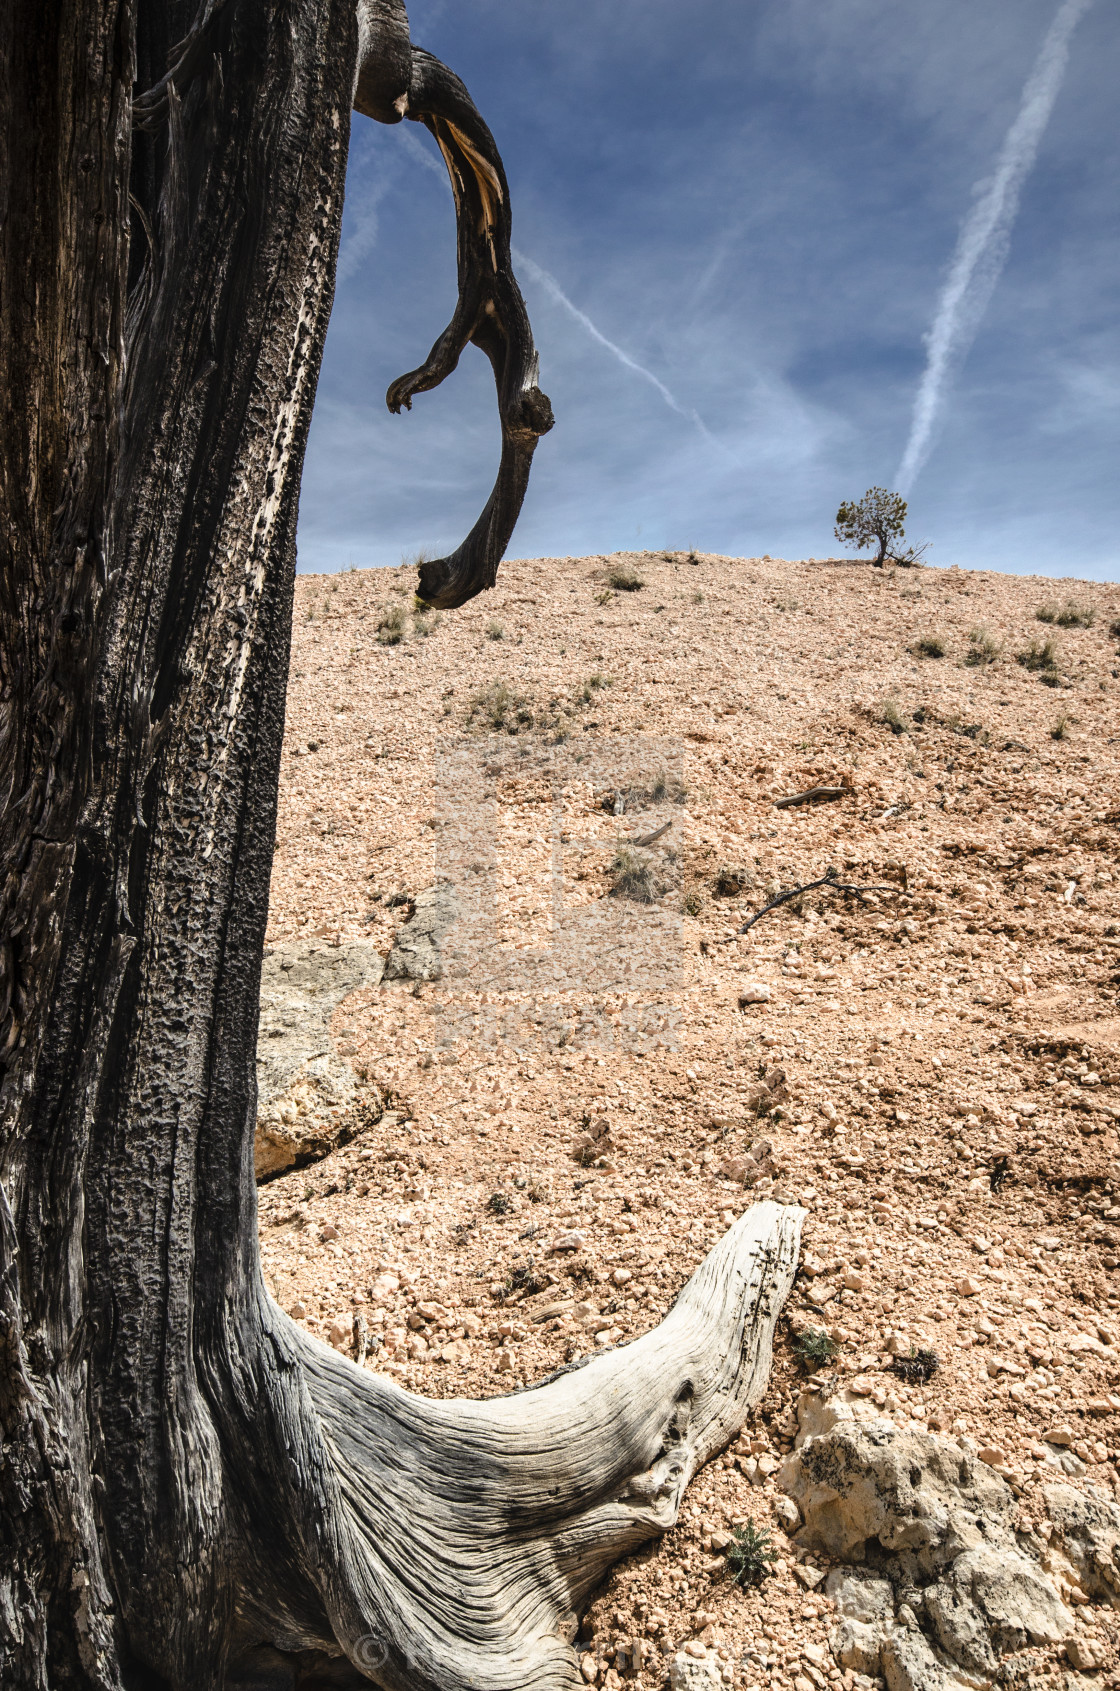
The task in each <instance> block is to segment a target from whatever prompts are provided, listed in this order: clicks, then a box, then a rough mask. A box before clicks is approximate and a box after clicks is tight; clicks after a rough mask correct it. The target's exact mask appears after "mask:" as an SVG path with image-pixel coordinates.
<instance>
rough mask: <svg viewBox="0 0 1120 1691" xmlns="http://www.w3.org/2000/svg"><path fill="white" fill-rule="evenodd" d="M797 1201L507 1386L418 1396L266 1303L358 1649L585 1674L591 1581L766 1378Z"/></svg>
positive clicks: (342, 1630)
mask: <svg viewBox="0 0 1120 1691" xmlns="http://www.w3.org/2000/svg"><path fill="white" fill-rule="evenodd" d="M803 1214H804V1212H803V1211H802V1210H800V1209H796V1208H791V1207H783V1206H780V1205H778V1204H774V1203H760V1204H756V1205H754V1206H753V1207H752V1208H751V1209H750V1210H749V1211H748V1212H747V1213H746V1214H745V1215H744V1216H742V1217H741V1218H740V1220H739V1221H737V1222H736V1223H735V1225H734V1226H733V1227H732V1228H730V1229H729V1231H728V1232H727V1233H726V1234H725V1235H724V1237H723V1238H722V1239H721V1240H720V1242H719V1244H717V1245H716V1246H715V1248H714V1249H713V1250H712V1251H711V1252H710V1253H709V1254H708V1256H707V1257H706V1258H705V1260H704V1261H703V1263H701V1265H700V1267H699V1268H698V1270H697V1271H696V1273H695V1274H694V1275H693V1277H692V1279H691V1280H690V1281H689V1282H688V1284H687V1286H686V1287H685V1288H684V1290H683V1291H682V1293H681V1295H680V1297H679V1298H678V1299H677V1302H676V1304H675V1305H674V1307H673V1309H672V1310H671V1311H670V1313H669V1314H668V1316H667V1317H666V1318H665V1320H664V1321H663V1322H662V1323H661V1325H660V1326H659V1327H657V1328H655V1329H654V1330H653V1331H652V1332H650V1333H647V1334H646V1335H645V1336H644V1337H642V1338H640V1339H637V1340H635V1341H634V1342H633V1343H632V1344H629V1345H626V1346H623V1347H622V1348H620V1349H617V1350H614V1351H611V1352H608V1353H606V1354H603V1355H599V1356H595V1357H593V1358H592V1359H590V1360H589V1361H588V1362H587V1363H585V1364H580V1365H577V1366H576V1367H574V1368H572V1369H569V1370H566V1371H564V1372H562V1373H561V1374H560V1375H559V1376H553V1378H552V1379H550V1380H548V1381H545V1382H544V1383H542V1384H541V1385H539V1386H535V1387H533V1388H531V1389H529V1390H526V1391H523V1392H518V1393H515V1394H514V1395H513V1396H510V1397H504V1398H496V1399H490V1400H485V1401H462V1400H461V1401H443V1402H440V1401H431V1400H428V1399H423V1398H418V1397H414V1396H413V1395H411V1394H410V1393H408V1392H406V1391H404V1390H402V1389H401V1388H400V1387H399V1386H397V1385H396V1384H395V1383H394V1382H392V1381H390V1380H388V1379H386V1378H384V1377H383V1376H379V1375H376V1374H371V1373H370V1372H368V1371H366V1370H364V1369H361V1368H358V1367H356V1366H355V1365H354V1364H352V1363H350V1362H348V1361H346V1360H345V1359H344V1358H342V1357H340V1356H339V1355H338V1354H337V1352H335V1351H333V1350H331V1349H329V1348H328V1347H327V1346H325V1345H322V1344H320V1343H319V1342H318V1341H316V1340H314V1339H311V1338H309V1337H308V1336H307V1335H306V1334H305V1333H303V1332H302V1331H301V1330H300V1329H298V1328H296V1327H295V1326H294V1325H293V1324H292V1323H290V1322H289V1321H288V1320H287V1319H286V1317H284V1316H283V1315H281V1313H280V1311H279V1310H277V1309H276V1308H275V1306H271V1310H270V1313H271V1320H272V1324H273V1331H272V1335H271V1337H272V1341H273V1344H275V1345H276V1346H277V1348H278V1349H281V1350H285V1351H287V1352H288V1354H289V1359H290V1361H291V1362H292V1363H294V1364H297V1365H298V1367H299V1368H300V1371H301V1372H302V1375H303V1379H304V1383H305V1386H306V1390H307V1392H308V1394H309V1396H310V1399H311V1403H312V1405H313V1407H314V1411H315V1414H316V1415H317V1417H318V1421H319V1424H320V1426H321V1429H322V1446H323V1458H324V1464H325V1466H324V1470H323V1472H322V1473H321V1475H320V1476H319V1478H321V1479H325V1480H326V1481H327V1493H329V1497H330V1501H329V1503H328V1502H327V1495H326V1494H324V1504H325V1505H326V1507H325V1509H324V1528H325V1530H324V1543H323V1549H324V1551H325V1550H326V1540H327V1539H328V1538H329V1541H330V1553H331V1556H332V1558H333V1565H330V1566H329V1567H328V1566H327V1565H326V1563H325V1562H324V1565H323V1566H322V1568H321V1576H322V1577H321V1580H320V1590H321V1594H322V1597H323V1601H324V1606H325V1608H326V1611H327V1614H328V1616H329V1620H330V1626H331V1630H332V1632H333V1634H334V1637H335V1638H336V1639H337V1640H338V1641H339V1642H340V1643H341V1644H342V1645H343V1647H344V1649H345V1651H346V1653H347V1655H348V1656H349V1657H350V1660H351V1661H352V1662H354V1663H355V1664H356V1665H357V1666H359V1667H360V1668H361V1669H362V1670H363V1671H364V1672H365V1673H366V1674H367V1675H369V1677H371V1678H372V1679H374V1680H375V1681H376V1682H377V1683H379V1684H381V1685H384V1686H386V1687H390V1688H394V1691H395V1688H397V1687H402V1688H403V1687H404V1686H409V1687H411V1688H413V1691H419V1688H421V1687H439V1688H440V1691H452V1688H455V1691H459V1688H466V1687H468V1686H469V1687H471V1688H472V1691H546V1688H548V1691H551V1688H554V1687H555V1688H560V1687H566V1688H568V1691H571V1688H573V1687H575V1686H576V1685H577V1684H579V1683H580V1681H579V1675H578V1669H577V1664H576V1660H575V1655H574V1653H573V1651H572V1649H571V1640H572V1639H573V1638H574V1636H575V1630H576V1625H577V1617H578V1613H579V1611H580V1609H581V1608H582V1606H583V1604H584V1603H585V1601H586V1599H587V1597H588V1595H589V1593H590V1592H591V1591H592V1590H593V1589H594V1587H595V1586H596V1585H597V1584H598V1583H599V1581H600V1580H601V1579H602V1577H603V1575H604V1574H605V1572H606V1571H607V1569H608V1568H609V1567H610V1566H611V1565H612V1563H614V1562H616V1561H617V1560H618V1559H619V1558H620V1557H622V1556H625V1555H626V1554H628V1553H629V1552H631V1551H632V1550H633V1549H634V1548H635V1547H636V1546H637V1545H639V1544H641V1543H642V1542H643V1541H644V1540H646V1539H649V1538H651V1537H654V1536H655V1535H657V1534H660V1533H663V1532H665V1531H666V1530H667V1529H668V1528H669V1527H671V1526H672V1525H673V1524H674V1522H675V1521H676V1518H677V1511H678V1508H679V1506H680V1502H681V1498H682V1496H683V1494H684V1491H685V1488H686V1486H687V1485H688V1482H689V1480H690V1479H691V1478H692V1476H693V1474H694V1473H695V1472H696V1470H697V1469H698V1468H699V1467H701V1466H702V1464H703V1463H704V1462H706V1461H707V1460H708V1459H709V1458H710V1457H711V1456H712V1455H713V1454H715V1453H716V1452H717V1451H718V1450H720V1449H721V1448H722V1447H723V1446H724V1445H725V1444H726V1443H727V1442H728V1440H729V1439H730V1438H732V1437H733V1436H734V1434H735V1433H736V1432H737V1431H738V1429H739V1428H740V1427H741V1426H742V1424H743V1422H744V1419H745V1418H746V1416H747V1414H748V1412H749V1411H750V1409H751V1407H752V1405H754V1404H755V1403H757V1402H758V1400H759V1398H760V1397H761V1396H762V1394H763V1392H764V1391H765V1389H766V1385H767V1381H768V1379H769V1374H770V1366H771V1360H772V1350H773V1336H774V1328H775V1324H776V1322H777V1319H778V1316H779V1314H780V1312H781V1309H782V1306H783V1303H784V1302H785V1299H786V1297H787V1295H788V1293H789V1289H790V1286H791V1284H792V1281H793V1276H794V1273H795V1272H796V1267H797V1255H798V1245H799V1239H800V1233H801V1223H802V1217H803ZM328 1513H329V1516H330V1520H329V1525H328V1524H327V1523H326V1519H325V1517H326V1515H327V1514H328ZM296 1642H297V1641H296V1640H294V1639H293V1640H292V1641H291V1642H290V1643H289V1645H288V1647H289V1648H290V1647H292V1644H295V1643H296ZM302 1642H303V1643H304V1644H305V1645H306V1644H314V1643H315V1642H316V1640H315V1639H312V1638H307V1639H305V1640H303V1641H302Z"/></svg>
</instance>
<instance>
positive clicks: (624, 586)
mask: <svg viewBox="0 0 1120 1691" xmlns="http://www.w3.org/2000/svg"><path fill="white" fill-rule="evenodd" d="M607 584H608V586H610V587H613V588H614V590H615V592H616V593H637V592H638V590H639V589H640V588H642V587H644V586H645V582H644V581H643V580H642V577H641V576H640V575H639V574H638V572H637V570H632V569H627V568H626V566H625V565H624V564H617V565H616V566H615V567H614V569H611V570H608V571H607Z"/></svg>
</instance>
